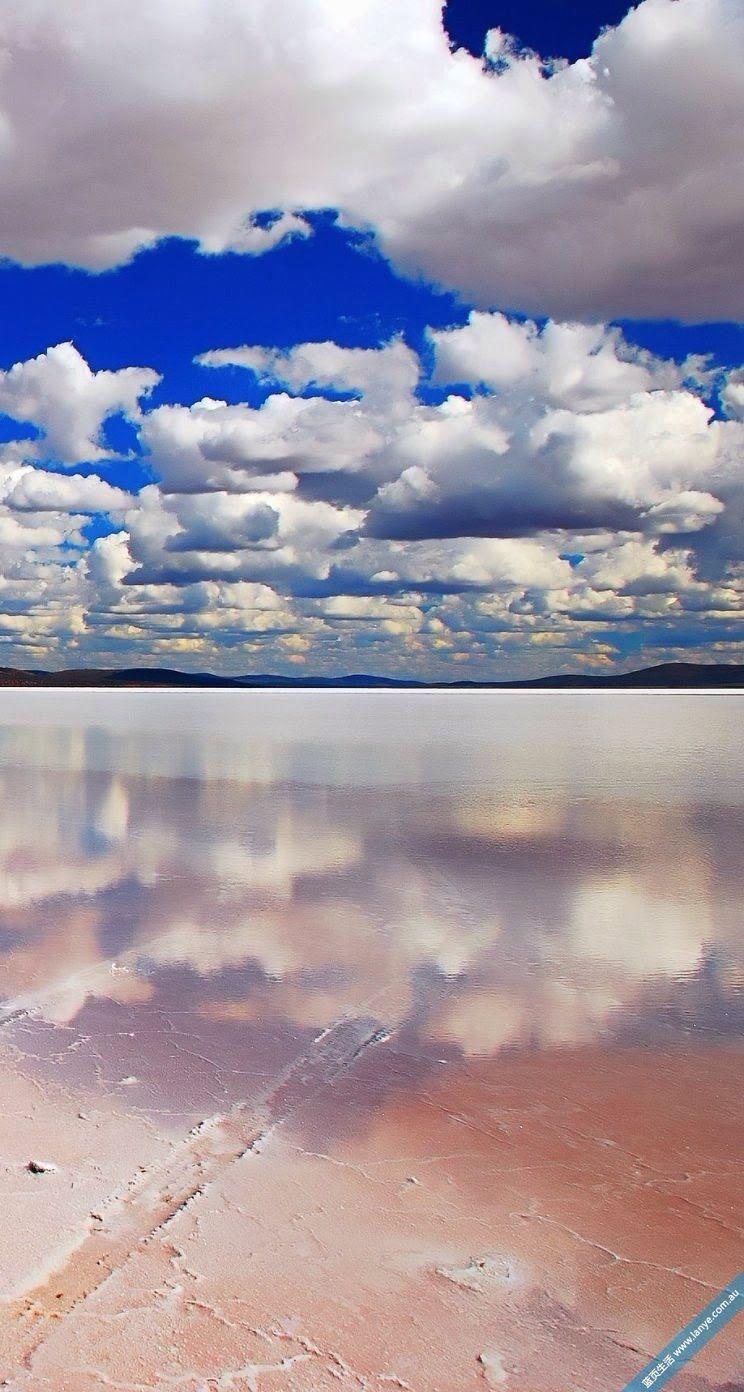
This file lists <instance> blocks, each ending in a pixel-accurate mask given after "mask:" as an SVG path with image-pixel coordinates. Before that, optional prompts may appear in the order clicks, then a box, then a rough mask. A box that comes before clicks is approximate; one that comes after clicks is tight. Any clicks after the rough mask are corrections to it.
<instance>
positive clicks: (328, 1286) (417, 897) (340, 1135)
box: [0, 692, 744, 1392]
mask: <svg viewBox="0 0 744 1392" xmlns="http://www.w3.org/2000/svg"><path fill="white" fill-rule="evenodd" d="M16 695H18V693H12V697H13V699H11V700H10V701H8V703H7V705H6V707H5V708H4V710H3V711H2V712H0V714H2V715H4V716H5V718H6V723H5V724H4V726H3V727H2V729H1V730H0V996H1V997H2V1012H3V1017H2V1018H3V1020H4V1023H3V1025H2V1027H1V1028H0V1065H1V1066H2V1070H3V1078H4V1079H5V1082H4V1088H3V1096H5V1097H6V1098H8V1099H9V1100H8V1102H7V1109H6V1117H5V1126H4V1128H3V1130H4V1133H5V1142H4V1144H3V1145H2V1146H1V1147H0V1150H1V1151H2V1155H1V1156H0V1159H1V1160H2V1166H3V1168H2V1172H1V1173H2V1176H3V1185H4V1190H5V1193H6V1197H5V1208H6V1211H7V1213H8V1224H9V1225H8V1230H7V1233H6V1235H5V1237H4V1239H3V1240H2V1242H0V1258H3V1260H0V1266H2V1268H3V1270H4V1272H5V1276H4V1282H3V1290H4V1292H5V1301H6V1303H5V1306H4V1307H3V1308H4V1314H0V1352H1V1353H2V1355H3V1358H4V1360H5V1364H4V1365H3V1362H2V1360H1V1359H0V1376H2V1375H3V1374H5V1375H6V1376H8V1377H9V1378H10V1381H9V1382H8V1385H9V1386H11V1387H13V1388H17V1389H19V1392H20V1389H21V1388H23V1389H26V1388H27V1387H28V1388H32V1387H33V1388H37V1387H52V1388H53V1389H63V1388H67V1387H70V1388H73V1387H74V1388H75V1389H78V1388H80V1389H83V1392H85V1389H87V1388H94V1387H101V1388H103V1387H105V1386H110V1385H111V1382H112V1381H114V1382H115V1385H116V1386H118V1387H125V1388H132V1389H135V1388H140V1387H142V1386H146V1387H166V1386H172V1385H174V1384H176V1383H177V1385H179V1386H182V1387H185V1388H186V1389H187V1392H189V1389H193V1392H203V1389H205V1388H212V1387H218V1386H219V1387H226V1388H231V1387H233V1386H234V1387H236V1388H237V1389H241V1392H242V1388H243V1387H250V1386H253V1385H256V1386H257V1387H259V1388H262V1387H263V1386H264V1385H265V1386H269V1387H281V1388H284V1387H287V1388H298V1389H301V1388H304V1387H306V1386H307V1387H308V1388H316V1387H319V1388H323V1387H325V1386H326V1385H328V1386H333V1387H338V1386H339V1385H342V1386H348V1387H359V1386H365V1385H366V1386H368V1387H371V1388H375V1389H385V1388H389V1387H390V1386H391V1380H392V1385H398V1386H409V1387H413V1388H420V1389H427V1390H428V1389H440V1388H441V1389H442V1392H450V1389H453V1388H455V1387H457V1388H458V1389H459V1388H464V1389H467V1388H470V1387H471V1386H472V1387H473V1388H478V1387H482V1386H484V1385H486V1386H488V1385H498V1386H504V1387H506V1388H507V1389H508V1388H514V1389H518V1390H519V1392H521V1389H524V1392H527V1389H528V1388H529V1389H530V1392H543V1389H544V1390H545V1392H563V1389H564V1388H565V1389H566V1392H568V1388H569V1387H570V1388H571V1389H572V1392H576V1389H582V1388H585V1389H587V1392H593V1390H594V1389H595V1388H596V1389H600V1388H602V1389H606V1388H608V1387H609V1388H611V1387H613V1386H615V1385H617V1386H618V1387H620V1386H621V1385H622V1384H623V1381H627V1380H628V1378H629V1377H630V1376H631V1375H632V1374H633V1373H634V1372H635V1371H636V1370H637V1368H638V1367H640V1366H642V1365H643V1363H644V1362H645V1361H646V1360H645V1358H644V1356H643V1355H644V1353H646V1352H647V1353H648V1354H649V1355H650V1354H652V1353H653V1352H654V1351H655V1349H656V1348H657V1347H661V1345H662V1344H663V1343H664V1342H665V1341H666V1339H667V1338H668V1337H670V1336H671V1334H672V1333H674V1332H675V1330H676V1329H677V1328H678V1327H679V1326H680V1325H681V1324H683V1323H684V1322H685V1320H686V1319H687V1318H688V1317H690V1316H692V1315H693V1314H694V1313H695V1312H696V1310H697V1309H698V1308H700V1307H702V1305H704V1304H705V1303H706V1302H707V1299H708V1298H709V1294H708V1289H709V1288H710V1290H711V1292H712V1290H714V1289H717V1288H718V1287H719V1286H720V1285H722V1284H723V1283H724V1282H725V1281H726V1280H727V1279H729V1278H730V1276H732V1275H733V1274H734V1273H735V1271H736V1270H737V1269H739V1268H740V1267H741V1265H742V1262H741V1250H742V1244H741V1230H740V1228H739V1220H740V1213H741V1198H742V1193H741V1180H740V1178H739V1172H740V1156H741V1139H742V1128H741V1051H740V1047H741V1038H742V1027H743V1025H744V1004H743V1002H744V990H743V989H742V988H743V986H744V964H743V959H744V947H743V943H742V932H741V902H742V878H743V877H744V871H743V868H742V859H741V850H740V848H741V845H742V844H744V837H743V835H742V832H743V831H744V808H743V807H742V802H741V800H740V790H741V786H742V784H741V772H742V755H741V749H740V739H739V731H740V727H741V716H742V708H743V707H744V699H743V698H741V697H739V696H737V695H731V694H727V695H726V696H683V695H679V696H677V695H666V696H665V695H663V694H659V693H654V694H653V695H648V696H643V695H640V694H635V693H634V694H632V695H625V694H623V695H622V696H619V697H618V696H614V695H612V696H609V695H597V696H586V695H578V694H577V695H571V696H568V695H565V694H556V693H551V694H550V695H547V694H546V695H543V696H541V697H539V698H537V699H535V697H533V696H532V695H529V696H528V695H524V694H522V693H517V694H514V695H511V696H505V695H503V694H495V695H492V696H483V695H473V694H469V693H468V694H463V695H460V696H455V695H452V694H449V693H448V694H445V695H442V696H441V697H434V696H431V695H426V694H424V695H420V694H418V693H401V694H394V693H388V692H386V693H380V694H379V695H375V696H369V695H367V694H364V693H332V694H322V695H320V694H317V695H316V694H314V695H300V694H297V693H266V692H261V693H251V694H243V693H240V694H239V695H238V696H237V697H236V696H235V695H234V694H233V693H219V694H217V695H211V694H209V693H198V694H189V693H174V694H171V693H126V694H124V693H100V694H93V693H92V694H88V693H86V694H80V693H75V698H74V702H73V701H72V700H71V698H70V696H69V695H68V694H66V693H65V696H64V700H63V699H62V698H61V696H60V695H59V694H58V693H54V694H53V695H54V700H53V702H52V700H50V698H49V694H48V693H26V692H24V693H23V700H24V702H26V703H28V704H26V705H25V706H22V705H21V704H20V703H19V702H18V701H16V700H15V696H16ZM58 703H59V704H58ZM39 1156H41V1157H42V1158H43V1160H44V1161H45V1163H49V1164H50V1165H55V1166H56V1167H57V1168H56V1169H55V1170H49V1171H46V1172H44V1173H37V1174H32V1173H29V1172H28V1169H27V1166H28V1162H29V1160H30V1159H32V1158H38V1157H39ZM32 1213H33V1217H34V1231H35V1234H36V1236H35V1238H34V1241H33V1242H29V1241H28V1240H27V1239H25V1238H24V1233H25V1232H26V1230H27V1225H28V1222H29V1216H30V1214H32ZM737 1242H738V1257H737ZM184 1253H187V1255H184ZM179 1254H180V1255H179ZM504 1273H506V1275H504ZM401 1301H404V1302H406V1303H407V1305H408V1307H409V1308H410V1309H411V1310H412V1311H413V1313H414V1324H415V1328H416V1332H415V1333H412V1332H411V1329H410V1328H408V1327H407V1323H406V1321H405V1320H404V1319H403V1318H402V1311H401V1308H400V1304H401ZM125 1314H126V1317H127V1318H126V1320H124V1315H125ZM96 1321H98V1322H99V1323H98V1324H96ZM112 1321H118V1322H119V1324H121V1322H122V1321H123V1332H122V1336H121V1337H122V1339H123V1342H121V1341H120V1342H118V1343H117V1339H113V1338H112V1337H111V1331H112V1328H113V1327H114V1326H113V1324H112ZM94 1326H95V1327H96V1328H98V1329H99V1336H100V1337H99V1336H96V1338H98V1345H100V1346H97V1347H96V1348H95V1349H93V1351H86V1353H85V1358H84V1359H83V1354H82V1352H81V1341H82V1340H83V1331H86V1335H85V1337H86V1339H90V1330H91V1328H93V1327H94ZM256 1331H258V1332H256ZM435 1334H436V1338H437V1339H438V1340H440V1341H441V1342H442V1344H443V1345H444V1347H445V1348H446V1350H447V1353H446V1357H445V1354H444V1353H443V1352H442V1351H441V1349H440V1356H439V1358H438V1359H437V1358H433V1359H432V1358H431V1357H430V1354H429V1353H428V1352H427V1349H429V1348H430V1347H431V1346H432V1342H433V1341H434V1340H435ZM125 1336H126V1337H125ZM117 1338H118V1336H117ZM251 1341H253V1343H254V1344H255V1348H252V1349H251V1348H249V1349H248V1352H247V1353H246V1348H247V1346H248V1345H249V1344H251ZM93 1343H94V1344H96V1339H95V1338H94V1340H93ZM735 1344H736V1331H735V1329H734V1327H733V1326H732V1328H731V1333H730V1334H728V1333H727V1334H725V1335H723V1334H722V1335H721V1337H720V1339H718V1340H716V1341H714V1343H713V1344H712V1345H711V1346H710V1348H709V1350H706V1352H705V1353H704V1354H701V1355H700V1357H699V1359H697V1360H696V1362H695V1368H694V1370H692V1371H689V1372H687V1373H685V1374H680V1376H679V1379H678V1383H679V1387H680V1392H685V1388H688V1389H690V1392H693V1389H709V1388H716V1389H719V1388H721V1389H722V1388H724V1387H727V1388H728V1392H730V1389H731V1388H733V1387H734V1386H735V1384H734V1383H733V1382H732V1381H731V1378H732V1377H733V1374H734V1371H735V1369H736V1367H737V1366H738V1364H737V1362H736V1358H737V1356H739V1357H740V1355H737V1351H736V1348H735ZM233 1345H234V1346H235V1347H233ZM238 1354H239V1357H238ZM24 1360H25V1364H24ZM241 1360H242V1361H241ZM603 1360H604V1362H603ZM22 1364H23V1367H21V1365H22ZM245 1369H247V1371H245ZM261 1369H263V1370H264V1371H261ZM556 1369H557V1370H558V1372H557V1374H556ZM257 1370H258V1371H257ZM608 1370H610V1371H609V1373H608ZM556 1377H558V1381H556ZM210 1378H211V1379H213V1381H212V1382H210V1381H209V1379H210ZM219 1378H222V1379H223V1381H222V1382H221V1383H220V1382H219V1381H218V1379H219ZM44 1379H45V1381H44ZM107 1379H108V1381H107ZM241 1379H242V1381H241ZM360 1379H362V1380H363V1379H366V1383H365V1382H364V1381H360ZM394 1379H398V1381H397V1383H396V1382H395V1381H394ZM489 1379H490V1381H489ZM727 1379H728V1383H727ZM179 1380H180V1381H179Z"/></svg>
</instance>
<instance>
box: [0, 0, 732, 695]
mask: <svg viewBox="0 0 744 1392" xmlns="http://www.w3.org/2000/svg"><path fill="white" fill-rule="evenodd" d="M743 60H744V10H743V9H742V6H741V4H740V0H641V3H640V4H639V5H638V6H637V7H636V8H634V9H628V7H627V6H626V5H625V4H623V3H616V0H606V3H589V0H583V3H577V4H574V5H572V6H559V5H555V4H553V3H527V0H519V2H518V0H504V2H503V3H499V0H494V3H491V4H484V3H481V0H449V3H448V4H447V5H446V7H445V9H444V11H443V10H442V7H441V5H440V4H439V3H437V0H406V3H405V4H404V5H401V4H400V2H399V0H282V3H281V4H276V0H273V3H272V2H271V0H149V3H148V4H147V5H144V4H140V3H139V0H107V4H106V6H101V5H100V4H99V3H95V0H74V3H71V4H69V5H66V6H59V5H58V4H56V3H55V0H7V3H6V4H5V5H4V6H3V9H2V14H1V15H0V173H1V175H2V187H3V199H2V206H0V305H1V306H2V313H1V314H0V665H5V666H19V667H43V668H61V667H72V666H89V667H90V666H94V667H102V666H105V667H126V666H134V665H146V666H153V665H167V666H176V667H179V668H181V669H183V670H187V671H202V670H210V671H215V672H223V673H228V674H247V675H250V674H258V673H272V672H273V673H281V674H289V675H292V674H294V675H296V676H298V677H302V678H308V677H312V676H331V675H343V674H349V673H360V672H365V673H373V674H377V675H388V676H395V677H401V678H414V679H417V680H436V681H448V680H462V679H469V680H487V681H498V680H506V679H512V678H518V677H532V676H541V675H546V674H549V673H554V672H600V673H601V672H610V671H614V670H628V669H632V668H636V667H639V666H644V665H647V664H649V663H652V662H660V661H668V660H690V661H720V662H731V661H737V660H741V647H740V637H739V635H740V633H741V626H740V620H741V595H742V579H743V578H744V566H743V565H742V541H741V537H742V527H741V522H742V514H743V512H744V483H743V482H742V469H741V461H742V446H743V443H744V367H743V366H742V364H744V334H743V333H742V311H743V310H744V274H743V272H744V231H743V230H742V229H744V178H742V172H743V171H742V158H743V157H742V144H741V129H742V119H743V118H744V61H743Z"/></svg>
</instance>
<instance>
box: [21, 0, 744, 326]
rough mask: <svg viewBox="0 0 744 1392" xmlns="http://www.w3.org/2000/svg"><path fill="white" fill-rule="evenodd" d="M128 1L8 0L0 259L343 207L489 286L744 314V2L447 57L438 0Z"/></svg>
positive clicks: (105, 249)
mask: <svg viewBox="0 0 744 1392" xmlns="http://www.w3.org/2000/svg"><path fill="white" fill-rule="evenodd" d="M139 8H141V10H142V22H138V21H137V10H138V6H137V5H135V6H134V10H133V6H132V3H131V0H108V3H107V4H106V5H100V4H95V3H93V0H84V2H83V3H80V4H76V5H74V6H72V7H71V6H69V5H68V6H64V7H60V6H59V5H58V4H57V3H55V0H7V3H6V4H5V5H4V6H3V10H2V15H1V16H0V49H1V50H2V61H1V62H0V174H1V176H2V183H3V200H2V209H0V254H2V255H5V256H10V257H12V258H15V259H17V260H19V261H22V262H24V263H26V264H38V263H40V262H45V261H55V260H64V261H67V262H71V263H74V264H78V265H83V266H87V267H91V268H94V269H95V268H101V267H106V266H112V265H115V264H117V263H119V262H121V261H123V260H126V259H127V258H128V257H129V256H131V255H132V253H133V252H134V251H136V250H137V249H138V248H139V247H142V246H147V245H151V244H152V243H153V242H155V241H156V240H157V239H158V238H160V237H163V236H167V235H176V236H182V237H188V238H194V239H196V240H197V241H198V242H199V243H200V245H201V247H202V249H203V250H204V251H207V252H219V251H224V250H226V249H234V250H238V251H244V252H247V253H256V252H260V251H265V250H269V249H270V248H271V247H272V246H275V245H277V243H278V242H279V241H280V240H282V239H283V238H284V237H287V236H297V235H300V236H306V235H308V233H309V230H310V229H309V227H308V224H307V222H306V220H305V219H304V218H303V216H302V214H303V212H304V211H306V210H312V209H317V208H326V207H332V208H336V209H338V210H339V212H340V214H341V217H342V218H343V219H344V220H345V221H346V222H347V223H349V224H351V225H355V226H357V227H361V228H365V229H370V230H371V231H372V232H373V233H374V235H375V236H376V238H377V240H378V243H379V245H380V246H381V248H382V249H383V251H384V252H385V253H386V254H387V255H389V256H390V257H391V258H392V259H393V261H394V263H395V264H396V265H398V266H399V267H401V268H403V270H405V271H408V272H412V273H416V274H418V273H420V272H422V273H423V274H425V275H426V276H427V277H429V278H431V279H434V280H437V281H440V282H442V283H444V284H446V285H449V286H452V287H454V288H455V289H457V290H459V291H461V292H463V293H464V294H465V295H467V296H468V297H470V299H471V301H472V302H474V303H476V304H480V305H483V306H486V307H492V306H493V305H500V306H509V307H515V308H521V309H523V310H526V311H528V312H538V313H544V312H547V313H552V314H554V315H556V316H559V317H582V316H588V317H592V316H596V315H609V316H617V315H619V314H625V315H637V316H646V315H656V314H661V315H681V316H688V317H692V318H695V317H698V318H715V317H726V318H728V317H731V316H733V315H735V314H737V313H738V312H740V311H741V309H742V304H743V303H744V300H743V292H742V285H743V284H744V277H743V276H742V274H741V272H742V250H743V247H744V242H743V238H742V226H744V217H743V216H742V214H743V213H744V203H743V199H744V195H743V194H742V189H744V181H742V179H741V137H740V131H741V122H742V115H744V77H743V76H742V73H743V71H744V69H743V66H742V54H743V51H744V15H743V14H742V10H741V7H740V5H739V4H738V0H643V3H641V4H640V5H639V6H638V7H637V8H636V9H634V10H632V11H631V12H630V13H629V15H628V16H627V17H626V19H625V20H624V21H623V23H622V24H621V25H619V26H618V27H617V28H615V29H610V30H608V31H607V32H605V33H603V34H602V35H601V36H600V37H599V38H598V39H597V41H596V43H595V46H594V50H593V53H592V55H591V56H590V57H589V58H588V59H585V60H581V61H579V62H576V63H574V64H561V63H557V64H556V63H554V64H552V65H547V66H546V65H545V64H543V63H542V62H541V61H540V60H539V59H538V58H537V57H536V56H535V55H532V54H525V53H519V52H516V51H515V50H514V48H513V45H511V44H510V42H509V40H508V39H507V38H505V36H504V35H502V34H500V33H499V32H498V31H492V32H491V34H490V35H489V37H488V40H487V45H486V53H487V58H486V60H485V61H484V62H481V61H478V60H476V59H475V58H473V57H472V56H471V55H470V54H468V53H466V52H464V51H462V50H459V51H456V52H453V51H452V50H451V47H450V45H449V42H448V39H447V36H446V34H445V32H444V29H443V26H442V19H441V4H440V0H407V3H406V4H405V5H401V4H398V3H395V0H343V3H341V0H284V3H282V4H281V5H276V4H273V3H270V0H255V3H252V4H250V5H246V4H243V3H242V0H178V3H176V0H151V3H149V4H148V5H147V6H146V7H144V6H140V7H139ZM265 210H277V212H278V213H279V214H280V216H279V217H278V218H277V219H276V220H274V221H273V222H272V221H271V219H268V220H266V219H265V218H260V217H259V218H258V219H257V218H256V215H257V214H259V213H261V212H263V211H265Z"/></svg>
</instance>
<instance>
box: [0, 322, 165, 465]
mask: <svg viewBox="0 0 744 1392" xmlns="http://www.w3.org/2000/svg"><path fill="white" fill-rule="evenodd" d="M159 381H160V377H159V374H158V373H157V372H153V370H152V369H151V368H149V367H123V368H120V369H119V371H117V372H108V371H103V372H92V371H91V369H90V367H89V366H88V364H87V362H86V361H85V358H83V357H82V355H81V354H80V353H79V352H78V350H77V348H76V347H75V346H74V344H72V343H58V344H57V345H56V347H54V348H47V350H46V352H45V353H40V354H39V356H38V357H37V358H29V359H28V361H27V362H18V363H14V365H13V366H12V367H11V368H9V369H8V370H7V371H0V411H4V412H5V414H6V415H8V416H11V417H12V419H13V420H16V421H22V422H26V423H27V422H32V423H33V424H34V425H37V426H38V427H40V429H41V430H42V432H43V438H42V439H40V440H33V439H32V440H22V441H13V443H12V444H11V445H10V446H6V447H5V455H6V457H7V456H8V455H9V454H17V453H18V452H22V455H23V457H24V458H26V459H45V458H50V459H54V460H55V461H57V462H58V463H60V464H77V463H79V462H81V461H83V460H96V459H106V458H111V455H112V453H114V452H113V451H112V450H107V449H106V448H105V446H104V445H103V444H102V441H101V428H102V426H103V424H104V421H106V420H107V419H108V417H109V416H113V415H118V414H122V415H124V416H126V417H127V418H128V419H129V420H137V419H138V418H139V401H140V398H141V397H143V396H146V395H147V394H148V393H149V392H150V391H152V388H153V387H154V386H156V384H157V383H158V382H159Z"/></svg>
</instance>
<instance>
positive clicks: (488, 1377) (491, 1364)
mask: <svg viewBox="0 0 744 1392" xmlns="http://www.w3.org/2000/svg"><path fill="white" fill-rule="evenodd" d="M478 1362H479V1363H480V1365H481V1368H482V1369H483V1377H484V1378H485V1382H486V1387H504V1386H505V1384H506V1380H507V1372H506V1368H505V1367H504V1364H503V1362H502V1361H501V1354H500V1353H498V1352H497V1351H496V1349H484V1350H483V1353H480V1354H479V1355H478Z"/></svg>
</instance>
